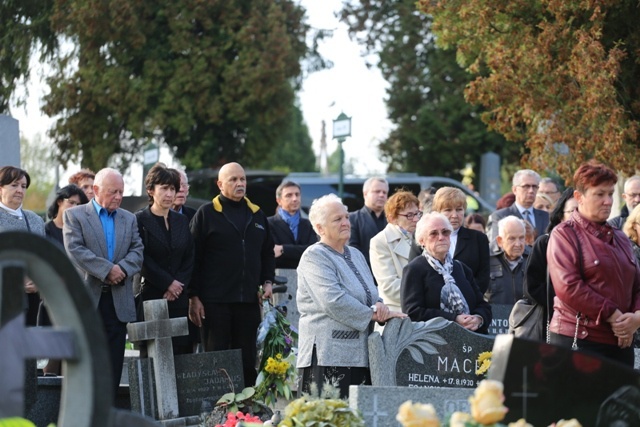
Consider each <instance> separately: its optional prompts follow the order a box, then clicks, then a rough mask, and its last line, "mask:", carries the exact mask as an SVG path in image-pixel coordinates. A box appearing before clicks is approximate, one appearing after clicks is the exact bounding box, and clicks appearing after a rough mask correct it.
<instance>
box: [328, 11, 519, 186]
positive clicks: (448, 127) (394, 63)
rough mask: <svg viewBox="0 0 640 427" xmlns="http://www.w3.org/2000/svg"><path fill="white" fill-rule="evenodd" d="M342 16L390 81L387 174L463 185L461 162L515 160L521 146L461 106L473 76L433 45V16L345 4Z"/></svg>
mask: <svg viewBox="0 0 640 427" xmlns="http://www.w3.org/2000/svg"><path fill="white" fill-rule="evenodd" d="M341 18H342V20H343V21H344V22H346V23H347V24H348V25H349V30H350V33H351V35H352V37H354V38H355V39H356V40H357V41H358V42H359V43H360V44H361V45H362V46H363V47H364V49H365V51H366V52H367V53H368V54H370V56H369V58H370V60H372V61H373V60H375V62H376V63H375V65H377V66H378V67H379V68H380V70H381V72H382V75H383V77H384V78H385V79H386V80H387V82H388V83H389V87H388V89H387V100H386V104H387V109H388V111H389V119H390V120H391V122H392V123H393V124H394V129H393V130H392V131H391V132H390V134H389V136H388V137H387V138H386V139H385V140H383V141H381V142H380V146H379V148H380V151H381V152H382V154H383V156H384V158H385V159H386V160H387V161H388V162H389V166H388V169H389V170H390V171H394V172H417V173H420V174H423V175H443V176H450V177H453V178H457V179H461V178H462V176H461V174H460V171H461V170H462V169H463V168H464V167H465V166H466V164H467V163H471V164H474V165H475V166H476V167H477V166H478V165H479V162H480V156H481V155H482V154H483V153H485V152H487V151H494V152H497V153H498V154H500V155H501V157H502V159H503V161H504V162H513V161H518V160H519V157H520V155H521V152H520V151H521V150H520V149H521V147H520V146H517V145H516V144H506V143H505V142H506V141H505V140H504V138H503V137H502V136H501V135H499V134H497V133H494V132H490V131H488V130H487V126H486V125H485V124H484V123H483V122H482V120H481V119H480V112H481V111H482V108H481V107H479V106H474V105H470V104H469V103H467V102H466V101H465V99H464V88H465V87H466V85H467V84H468V83H469V82H470V80H471V76H470V75H469V73H467V72H465V70H464V69H463V68H462V67H460V66H459V65H458V64H457V63H456V57H455V52H453V51H445V50H443V49H440V48H438V47H437V46H436V44H435V39H434V37H433V33H432V31H431V25H432V22H431V17H429V16H427V15H425V14H424V13H421V12H420V11H419V10H417V8H416V3H415V1H414V0H394V1H388V0H366V1H365V0H349V1H345V2H344V3H343V10H342V13H341ZM476 170H477V169H476Z"/></svg>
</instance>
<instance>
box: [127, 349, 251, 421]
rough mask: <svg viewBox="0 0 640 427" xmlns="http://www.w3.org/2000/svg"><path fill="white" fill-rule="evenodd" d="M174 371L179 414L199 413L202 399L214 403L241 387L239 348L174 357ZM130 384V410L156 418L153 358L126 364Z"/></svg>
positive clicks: (242, 385)
mask: <svg viewBox="0 0 640 427" xmlns="http://www.w3.org/2000/svg"><path fill="white" fill-rule="evenodd" d="M175 372H176V374H175V375H176V387H177V392H178V410H179V412H180V415H181V416H189V415H199V414H200V410H201V407H202V401H203V400H208V401H209V402H210V403H211V405H212V406H213V405H215V403H216V402H217V401H218V399H219V398H220V397H222V395H223V394H225V393H229V392H230V391H232V390H235V391H236V392H239V391H241V390H242V389H243V388H244V379H243V376H242V352H241V350H225V351H212V352H207V353H197V354H184V355H178V356H175ZM129 387H130V390H131V408H132V410H134V411H136V412H140V413H142V414H144V415H147V416H152V417H156V416H157V408H156V406H155V401H156V399H155V397H156V392H155V380H154V366H153V361H152V359H138V360H132V361H131V362H130V363H129Z"/></svg>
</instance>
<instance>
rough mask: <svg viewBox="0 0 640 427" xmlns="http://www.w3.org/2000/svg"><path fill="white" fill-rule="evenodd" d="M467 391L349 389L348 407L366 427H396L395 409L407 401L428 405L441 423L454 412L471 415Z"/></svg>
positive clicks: (397, 423)
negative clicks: (357, 414) (432, 408)
mask: <svg viewBox="0 0 640 427" xmlns="http://www.w3.org/2000/svg"><path fill="white" fill-rule="evenodd" d="M473 392H474V390H473V389H469V388H412V387H375V386H354V385H352V386H350V387H349V407H350V408H352V409H357V410H358V411H360V413H361V414H362V417H363V418H364V424H365V425H366V426H368V427H398V426H400V423H399V422H398V421H396V415H397V414H398V408H399V407H400V405H402V404H403V403H404V402H406V401H407V400H411V401H412V402H414V403H418V402H419V403H430V404H432V405H433V407H434V408H435V410H436V413H437V414H438V417H439V418H440V419H441V420H444V419H445V418H446V417H447V416H448V415H451V414H452V413H454V412H456V411H460V412H467V413H469V412H470V405H469V397H470V396H471V395H473Z"/></svg>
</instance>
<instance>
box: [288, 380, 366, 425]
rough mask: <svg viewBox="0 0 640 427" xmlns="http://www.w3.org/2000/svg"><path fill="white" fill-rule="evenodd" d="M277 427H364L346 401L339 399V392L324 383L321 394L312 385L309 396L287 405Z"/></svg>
mask: <svg viewBox="0 0 640 427" xmlns="http://www.w3.org/2000/svg"><path fill="white" fill-rule="evenodd" d="M278 426H279V427H306V426H327V427H330V426H333V427H364V420H363V419H362V417H361V416H360V414H359V413H358V411H357V410H355V409H352V408H350V407H349V404H348V403H347V401H346V400H343V399H340V392H339V390H338V389H337V388H336V387H335V386H334V385H332V384H328V383H325V384H324V385H323V387H322V392H321V393H319V392H318V387H317V386H316V384H312V385H311V393H310V394H305V395H304V396H302V397H300V398H298V399H296V400H294V401H293V402H291V403H289V404H288V405H287V407H286V408H285V410H284V419H283V420H282V422H281V423H280V424H278Z"/></svg>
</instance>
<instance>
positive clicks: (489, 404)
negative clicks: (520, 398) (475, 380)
mask: <svg viewBox="0 0 640 427" xmlns="http://www.w3.org/2000/svg"><path fill="white" fill-rule="evenodd" d="M502 391H503V386H502V383H501V382H499V381H494V380H482V381H481V382H480V384H479V385H478V388H477V389H476V391H475V393H474V394H473V396H471V397H469V403H470V404H471V415H472V416H473V418H474V419H475V420H476V421H477V422H479V423H480V424H484V425H490V424H495V423H497V422H499V421H502V420H503V419H504V417H505V415H506V413H507V411H508V409H507V408H506V407H505V406H504V405H503V404H502V402H504V394H502Z"/></svg>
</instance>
